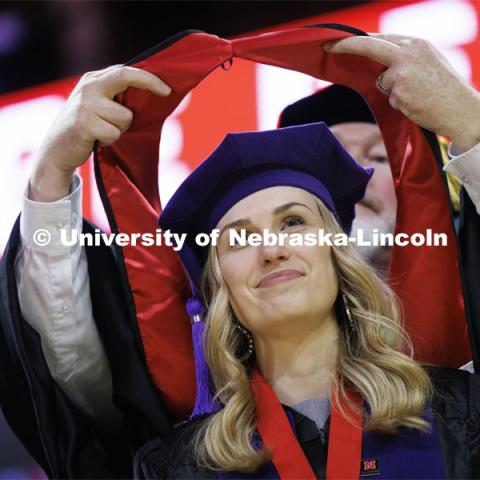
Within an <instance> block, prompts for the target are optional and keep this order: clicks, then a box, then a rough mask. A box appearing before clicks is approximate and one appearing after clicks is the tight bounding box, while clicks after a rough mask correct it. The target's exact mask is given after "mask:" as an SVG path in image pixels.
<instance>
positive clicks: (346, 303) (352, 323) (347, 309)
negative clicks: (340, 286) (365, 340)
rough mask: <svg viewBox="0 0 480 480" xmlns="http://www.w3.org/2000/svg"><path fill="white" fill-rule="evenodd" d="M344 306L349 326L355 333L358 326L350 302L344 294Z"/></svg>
mask: <svg viewBox="0 0 480 480" xmlns="http://www.w3.org/2000/svg"><path fill="white" fill-rule="evenodd" d="M342 300H343V306H344V307H345V313H346V314H347V318H348V324H349V325H350V328H351V330H352V331H353V332H356V331H357V325H356V324H355V321H354V319H353V315H352V311H351V310H350V302H349V301H348V299H347V296H346V295H345V294H344V293H342Z"/></svg>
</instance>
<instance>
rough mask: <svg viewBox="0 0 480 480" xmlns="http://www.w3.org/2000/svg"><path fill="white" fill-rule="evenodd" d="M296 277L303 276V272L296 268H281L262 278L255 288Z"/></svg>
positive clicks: (269, 285)
mask: <svg viewBox="0 0 480 480" xmlns="http://www.w3.org/2000/svg"><path fill="white" fill-rule="evenodd" d="M298 277H303V274H302V273H300V272H299V271H297V270H282V271H281V272H274V273H271V274H270V275H267V276H266V277H264V278H262V280H260V283H259V284H258V285H257V288H266V287H271V286H272V285H276V284H277V283H282V282H287V281H289V280H293V279H294V278H298Z"/></svg>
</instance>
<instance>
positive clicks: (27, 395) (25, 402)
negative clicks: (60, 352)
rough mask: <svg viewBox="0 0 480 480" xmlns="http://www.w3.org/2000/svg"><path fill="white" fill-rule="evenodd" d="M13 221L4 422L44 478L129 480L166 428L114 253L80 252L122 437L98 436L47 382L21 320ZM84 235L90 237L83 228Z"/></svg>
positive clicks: (3, 332)
mask: <svg viewBox="0 0 480 480" xmlns="http://www.w3.org/2000/svg"><path fill="white" fill-rule="evenodd" d="M19 223H20V222H19V219H17V222H16V223H15V226H14V228H13V230H12V233H11V235H10V239H9V241H8V245H7V247H6V250H5V253H4V257H3V259H2V262H1V264H0V325H1V327H0V365H1V367H0V400H1V406H2V409H3V411H4V414H5V417H6V419H7V421H8V423H9V424H10V426H11V428H12V429H13V431H14V432H15V433H16V434H17V436H18V437H19V438H20V440H21V441H22V442H23V443H24V445H25V446H26V448H27V449H28V451H29V452H30V453H31V454H32V456H33V457H34V458H35V460H36V461H37V462H38V464H39V465H40V466H41V467H42V468H43V469H44V471H45V473H46V474H47V475H48V476H49V477H50V478H130V477H131V476H132V459H133V456H134V454H135V452H136V450H137V449H138V448H139V447H140V446H141V445H143V444H144V443H145V442H146V441H148V440H150V439H152V438H155V437H158V436H164V435H166V434H167V433H168V432H169V431H170V429H171V425H170V421H169V419H168V416H167V414H166V413H165V408H164V405H163V402H162V399H161V397H160V395H159V393H158V391H157V390H156V389H155V387H154V385H153V383H152V381H151V378H150V376H149V374H148V372H147V369H146V364H145V358H144V355H143V348H142V343H141V341H140V338H139V334H138V330H137V327H136V324H135V323H134V321H132V319H131V317H130V313H129V312H130V311H131V310H130V308H129V306H128V304H127V301H126V298H127V296H126V295H125V290H124V286H123V283H122V281H121V276H120V274H119V272H118V268H117V263H116V259H115V258H114V255H113V253H112V252H113V250H112V249H110V248H108V247H106V246H103V247H86V253H87V259H88V269H89V276H90V288H91V298H92V307H93V316H94V318H95V321H96V323H97V326H98V329H99V333H100V336H101V338H102V341H103V344H104V346H105V350H106V354H107V357H108V359H109V361H110V365H111V369H112V376H113V389H114V402H115V404H116V406H117V407H118V408H119V409H120V410H121V411H122V412H123V425H122V427H121V430H122V432H121V434H117V435H114V436H112V435H108V434H105V433H102V432H100V431H98V430H97V429H96V427H95V425H94V424H93V422H92V421H91V419H90V418H88V416H87V415H85V414H84V413H83V412H82V411H80V410H79V409H78V408H77V407H76V406H75V405H74V404H73V403H72V402H71V401H70V400H69V399H68V397H67V396H66V395H65V394H64V393H63V391H62V390H61V389H60V388H59V386H58V385H57V384H56V383H55V381H54V380H53V378H52V376H51V374H50V371H49V369H48V366H47V363H46V361H45V358H44V355H43V352H42V349H41V343H40V337H39V335H38V334H37V333H36V332H35V330H33V329H32V328H31V327H30V326H29V324H28V323H27V322H26V321H25V319H24V318H23V317H22V314H21V311H20V306H19V302H18V295H17V289H16V284H15V272H14V260H15V258H16V254H17V250H18V247H19V235H20V232H19ZM83 231H84V232H92V233H93V231H94V226H93V225H92V224H90V223H89V222H87V221H84V224H83Z"/></svg>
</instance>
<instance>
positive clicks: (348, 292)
mask: <svg viewBox="0 0 480 480" xmlns="http://www.w3.org/2000/svg"><path fill="white" fill-rule="evenodd" d="M371 173H372V172H371V170H364V169H363V168H362V167H360V166H359V165H358V164H356V163H355V161H354V160H353V159H352V158H351V157H350V156H349V155H348V154H347V153H346V152H345V150H344V149H343V148H342V147H341V146H340V144H339V143H338V142H337V141H336V140H335V138H334V137H333V135H332V134H331V133H330V131H329V130H328V128H327V127H326V126H325V125H324V124H313V125H308V126H301V127H291V128H286V129H278V130H275V131H268V132H257V133H242V134H230V135H227V137H226V138H225V140H224V141H223V142H222V144H221V145H220V146H219V147H218V149H217V150H216V151H215V152H214V153H213V154H212V155H211V156H210V157H209V158H208V159H207V160H205V162H204V163H203V164H202V165H201V166H200V167H199V168H197V170H195V171H194V172H193V173H192V174H191V175H190V176H189V177H188V178H187V179H186V180H185V182H184V183H183V184H182V185H181V186H180V188H179V189H178V190H177V192H176V193H175V195H174V196H173V198H172V200H171V201H170V202H169V204H168V205H167V206H166V208H165V210H164V212H163V213H162V216H161V217H160V225H161V226H162V228H164V229H170V230H171V231H173V232H178V233H187V241H186V245H185V247H184V248H183V249H182V251H181V252H180V256H181V259H182V262H183V264H184V266H185V268H186V270H187V272H188V273H189V275H190V279H191V281H192V285H193V289H194V292H195V293H196V294H197V296H198V297H201V298H202V301H203V304H204V305H205V307H206V309H205V311H204V312H202V309H201V308H200V305H199V300H198V299H197V300H194V301H193V306H192V303H191V304H190V308H189V310H190V313H191V314H192V317H193V320H194V334H196V335H197V336H198V334H199V333H198V332H199V331H204V332H205V335H204V340H205V345H204V348H205V357H206V361H207V364H208V370H209V372H210V376H211V377H210V378H209V376H208V375H206V372H207V373H208V370H206V368H205V367H206V366H205V364H204V358H203V352H202V351H201V349H197V351H196V361H197V390H198V391H199V393H198V396H197V404H196V407H195V411H194V413H193V415H192V419H191V421H190V422H188V423H186V424H184V425H181V426H180V427H178V428H177V430H176V431H175V432H174V434H173V435H172V437H171V438H170V439H169V440H167V442H166V443H160V442H157V441H154V442H150V443H149V444H147V445H146V446H145V447H144V448H143V449H142V450H141V451H140V452H139V453H138V455H137V461H136V472H137V475H138V476H139V477H141V478H325V477H327V478H358V476H359V475H363V474H365V475H376V476H378V477H379V478H467V477H472V476H475V475H480V446H479V442H478V441H476V440H475V439H476V438H478V435H479V424H480V421H479V420H480V418H479V416H480V401H479V398H480V397H479V394H480V387H479V382H478V378H476V377H474V376H473V375H472V376H469V374H467V373H466V372H460V371H453V370H448V369H436V370H432V369H431V370H429V371H428V372H427V370H425V369H424V368H423V367H422V366H420V365H419V364H417V363H416V362H415V361H414V360H413V359H412V350H411V347H410V344H409V341H408V338H407V337H406V335H405V333H404V332H403V330H402V327H401V321H400V313H399V308H398V306H397V303H396V299H395V296H394V294H393V292H392V291H391V290H390V289H389V288H388V287H387V286H386V285H385V284H384V283H383V282H382V281H381V280H380V279H379V278H378V277H377V276H376V275H375V273H374V272H373V271H372V269H371V268H370V267H368V266H367V264H365V262H364V261H363V260H362V259H361V257H360V256H359V254H358V253H357V252H356V250H355V249H354V247H352V246H351V245H335V243H333V244H332V245H328V244H326V245H315V246H308V245H305V244H303V245H298V244H296V245H294V244H293V242H292V243H291V244H289V243H288V242H287V243H286V244H285V245H273V246H268V245H264V244H262V245H260V246H256V247H255V246H249V245H241V244H240V245H239V244H238V243H237V244H235V243H232V242H231V241H229V240H231V236H230V233H231V232H232V230H242V229H243V230H245V231H246V233H247V236H248V235H251V234H255V233H257V234H262V233H263V232H265V230H267V231H268V232H269V233H274V234H280V233H286V234H288V235H289V236H290V238H293V235H292V234H297V236H296V237H297V238H299V237H298V234H299V235H300V237H301V238H307V234H315V233H318V232H319V230H320V231H321V230H324V231H325V232H327V233H330V234H335V235H337V234H341V233H342V232H346V233H348V232H349V231H350V227H351V223H352V220H353V217H354V205H355V203H356V202H357V201H359V200H360V199H361V198H362V196H363V194H364V191H365V187H366V184H367V182H368V180H369V178H370V175H371ZM213 228H216V229H218V232H219V237H218V242H217V245H216V246H210V247H206V246H203V247H200V246H199V245H198V244H197V243H196V242H195V240H194V239H195V237H196V235H197V234H198V233H202V232H203V233H209V232H210V231H212V229H213ZM202 314H203V318H204V322H205V324H204V325H203V321H199V320H200V318H199V317H200V315H202ZM200 325H202V328H199V326H200ZM198 346H199V345H198V344H197V347H198ZM212 385H213V387H212ZM210 387H212V388H210ZM209 388H210V391H209ZM475 389H476V390H475ZM475 391H476V395H477V396H476V397H475ZM209 393H211V394H212V395H213V397H214V398H209V397H208V394H209ZM199 397H202V398H199ZM327 418H328V419H327ZM461 422H463V424H462V423H461ZM460 425H462V426H460ZM327 454H328V455H327Z"/></svg>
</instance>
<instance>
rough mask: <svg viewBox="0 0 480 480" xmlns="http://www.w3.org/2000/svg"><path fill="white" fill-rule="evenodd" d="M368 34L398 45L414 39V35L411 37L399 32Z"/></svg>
mask: <svg viewBox="0 0 480 480" xmlns="http://www.w3.org/2000/svg"><path fill="white" fill-rule="evenodd" d="M368 35H369V36H370V37H373V38H378V39H380V40H385V41H387V42H391V43H394V44H395V45H398V46H401V45H402V44H403V43H405V42H406V41H409V40H410V41H411V40H413V37H409V36H408V35H400V34H398V33H369V34H368Z"/></svg>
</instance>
